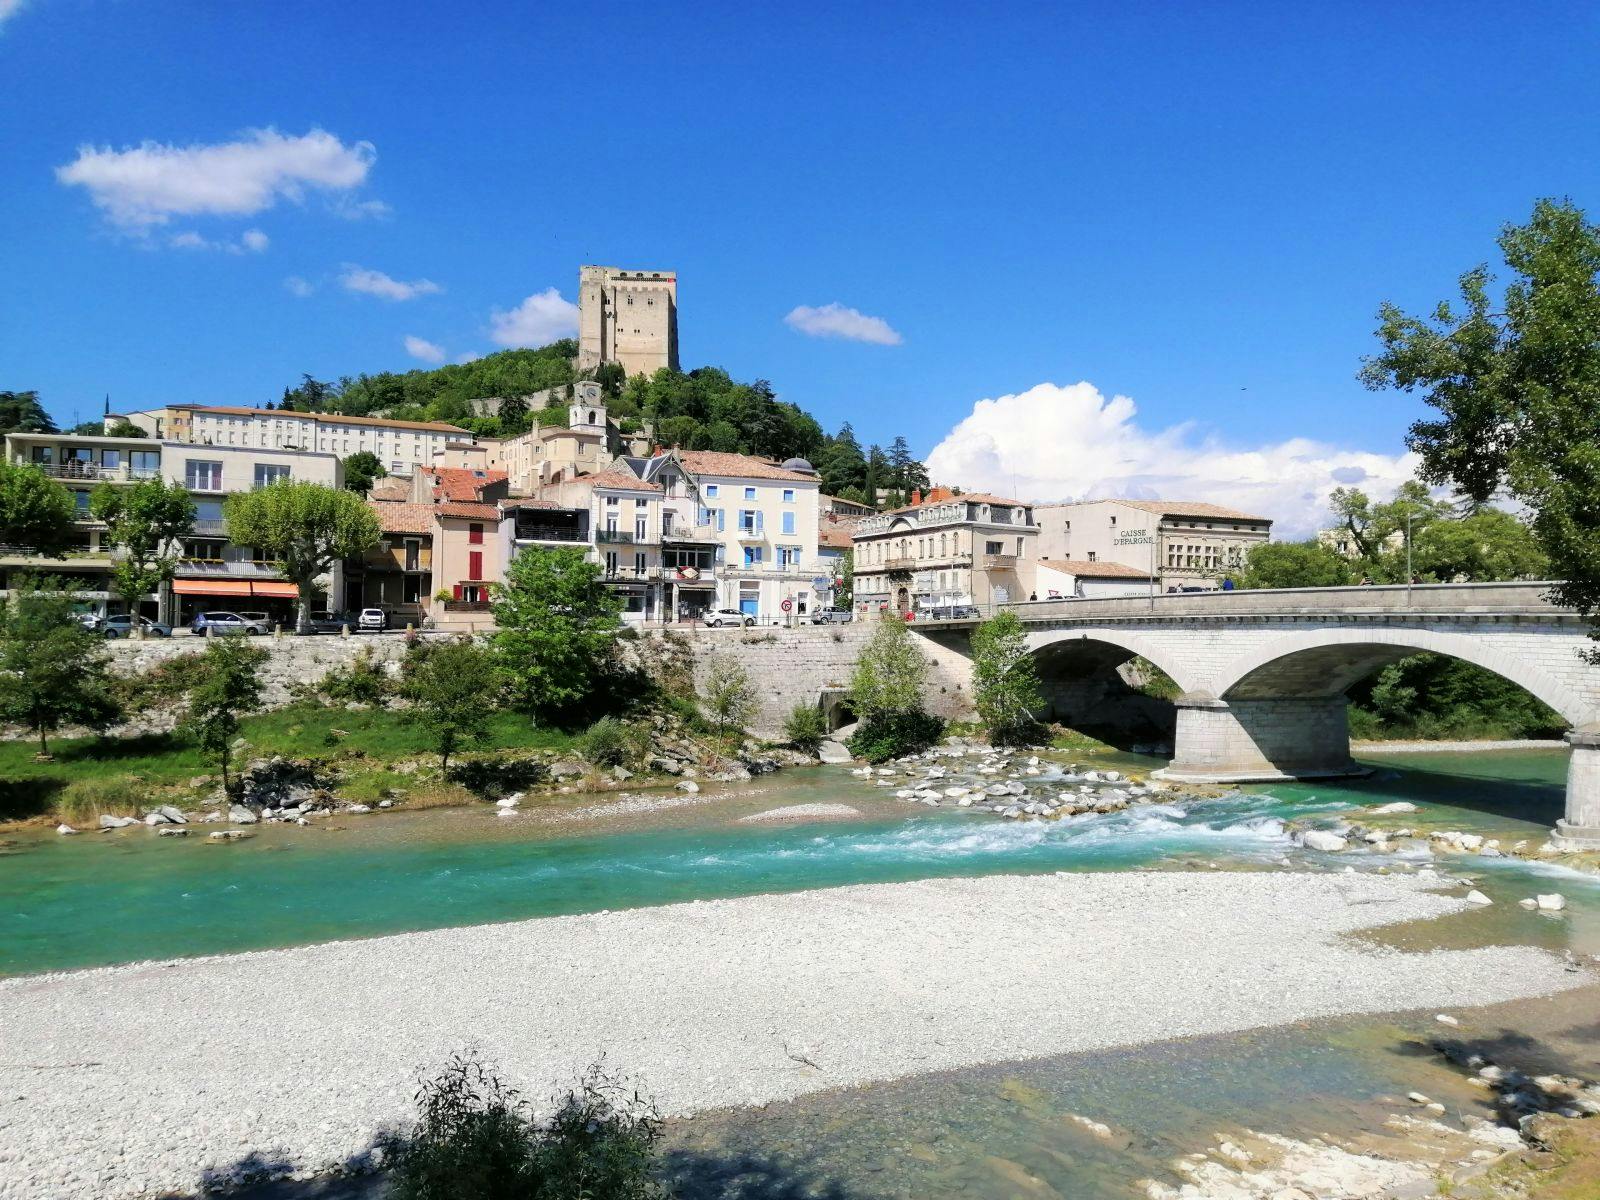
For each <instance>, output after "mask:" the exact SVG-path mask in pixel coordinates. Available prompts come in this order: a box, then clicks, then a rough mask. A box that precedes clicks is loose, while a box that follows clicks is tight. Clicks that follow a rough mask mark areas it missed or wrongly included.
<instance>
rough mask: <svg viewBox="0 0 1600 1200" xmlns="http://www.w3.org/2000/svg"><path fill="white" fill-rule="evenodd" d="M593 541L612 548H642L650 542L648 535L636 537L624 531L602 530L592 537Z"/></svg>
mask: <svg viewBox="0 0 1600 1200" xmlns="http://www.w3.org/2000/svg"><path fill="white" fill-rule="evenodd" d="M594 539H595V541H597V542H600V543H602V544H606V545H613V546H634V545H640V546H642V545H645V544H646V543H648V542H649V540H650V538H649V536H648V535H646V536H645V537H636V536H635V535H634V534H633V533H631V532H629V531H628V530H625V529H602V530H600V531H598V532H597V533H596V534H595V535H594Z"/></svg>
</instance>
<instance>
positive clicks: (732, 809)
mask: <svg viewBox="0 0 1600 1200" xmlns="http://www.w3.org/2000/svg"><path fill="white" fill-rule="evenodd" d="M1079 761H1081V762H1086V763H1089V764H1090V765H1095V766H1118V767H1121V768H1122V769H1123V770H1125V771H1130V770H1131V771H1135V772H1138V771H1143V770H1146V769H1148V768H1150V767H1152V766H1155V765H1159V764H1157V763H1154V762H1152V761H1149V760H1141V759H1136V758H1133V757H1131V756H1128V755H1118V754H1112V753H1103V754H1100V755H1096V756H1094V757H1093V758H1092V759H1087V758H1082V757H1080V758H1079ZM1367 761H1368V762H1369V764H1370V765H1372V766H1373V767H1374V768H1375V769H1374V773H1373V774H1372V776H1370V777H1369V778H1367V779H1363V780H1358V781H1353V782H1346V783H1339V784H1316V785H1311V784H1306V785H1280V786H1272V787H1261V788H1251V789H1246V790H1244V791H1241V792H1238V793H1233V794H1231V795H1227V796H1223V797H1219V798H1214V799H1207V800H1199V801H1193V800H1184V801H1180V802H1177V803H1171V804H1167V803H1163V804H1159V805H1146V806H1143V807H1140V808H1134V809H1130V810H1128V811H1125V812H1123V813H1118V814H1112V815H1108V816H1100V817H1083V818H1075V819H1072V820H1066V821H1059V822H1036V821H1029V822H1009V821H1004V820H1002V819H1000V818H998V817H995V816H992V815H990V814H986V813H975V812H971V811H963V810H952V809H947V808H939V809H930V808H925V807H923V806H920V805H914V804H908V803H907V802H904V801H900V800H896V799H894V798H893V794H892V789H889V788H880V787H876V786H874V785H873V784H872V782H871V781H869V780H863V779H860V778H856V777H854V776H852V775H851V774H850V773H849V772H848V771H847V770H845V769H843V768H816V769H811V770H801V771H791V772H786V773H783V774H780V775H778V776H773V777H768V778H764V779H758V780H755V781H752V782H749V783H745V784H739V785H730V786H728V787H726V788H723V789H720V790H719V789H711V788H708V789H707V790H706V791H705V792H703V793H701V794H700V795H698V796H684V795H683V794H681V793H665V794H663V793H638V794H634V795H632V796H629V797H622V796H618V795H615V794H612V795H606V796H598V797H596V796H589V797H574V798H570V799H564V800H563V801H562V802H561V804H560V805H559V806H554V807H541V808H537V809H530V810H528V811H525V812H523V813H522V814H521V815H519V816H517V817H515V818H511V819H498V818H496V817H495V816H494V814H493V811H492V810H490V809H488V808H487V807H483V808H471V809H439V810H433V811H428V812H419V813H404V812H398V811H397V812H393V813H384V814H373V815H370V816H365V817H352V818H338V819H335V820H332V821H329V822H325V823H320V824H313V825H311V826H309V827H296V826H287V825H280V826H270V827H263V828H257V829H256V830H254V831H253V836H252V837H250V838H249V839H247V840H245V841H242V842H237V843H232V844H227V845H221V844H214V843H210V842H209V841H208V840H207V839H205V838H204V837H198V836H191V837H188V838H157V837H155V836H154V835H153V834H152V832H151V831H149V830H146V829H142V828H141V829H135V830H128V831H119V832H115V833H110V834H105V835H83V836H79V837H58V836H56V835H54V834H53V833H48V832H43V831H36V830H25V831H13V832H11V833H10V834H7V835H0V975H15V974H25V973H33V972H41V971H57V970H67V969H75V968H81V967H92V966H103V965H110V964H115V963H121V962H129V961H136V960H142V959H152V958H167V957H177V956H184V955H195V954H213V953H227V952H231V951H238V950H246V949H257V948H263V947H274V946H286V945H294V944H299V943H306V942H314V941H324V940H330V939H338V938H351V937H369V936H378V935H382V934H386V933H392V932H396V931H401V930H411V929H425V928H433V927H440V926H454V925H466V924H476V923H482V922H492V921H505V920H515V919H520V918H527V917H539V916H547V915H552V914H560V913H574V912H585V911H598V910H603V909H619V908H627V907H636V906H641V905H657V904H666V903H672V902H674V901H682V900H690V899H696V898H703V897H717V896H735V895H747V894H754V893H761V892H774V891H798V890H804V889H810V888H819V887H829V886H833V885H838V884H848V883H859V882H892V881H896V880H907V879H917V878H926V877H930V876H947V875H984V874H995V873H1031V872H1042V871H1126V870H1136V869H1166V870H1207V871H1210V870H1262V869H1278V868H1279V867H1280V864H1281V862H1282V860H1283V859H1284V858H1285V856H1293V857H1294V859H1295V860H1296V861H1297V865H1304V864H1305V862H1306V861H1307V860H1311V861H1313V862H1315V861H1316V860H1317V856H1314V855H1307V854H1306V853H1304V852H1302V851H1300V850H1298V849H1296V848H1295V847H1294V846H1293V845H1292V844H1291V842H1290V840H1289V837H1288V835H1287V833H1286V832H1285V829H1284V822H1285V821H1287V820H1291V819H1295V818H1304V817H1313V818H1318V817H1327V818H1328V819H1330V820H1331V819H1333V818H1335V817H1336V816H1337V815H1338V814H1341V813H1345V812H1347V811H1349V810H1351V809H1353V808H1357V807H1364V806H1369V805H1374V804H1380V803H1384V802H1386V801H1391V800H1409V801H1412V802H1414V803H1416V804H1417V805H1418V806H1419V807H1420V809H1421V810H1422V811H1421V812H1419V813H1418V814H1416V815H1414V816H1409V817H1406V818H1403V819H1404V820H1405V821H1406V822H1407V823H1414V824H1420V825H1424V826H1428V827H1433V828H1454V829H1461V830H1466V831H1470V832H1481V833H1485V834H1488V835H1490V836H1495V837H1499V838H1501V839H1502V842H1503V843H1504V844H1506V845H1510V844H1512V843H1513V842H1515V841H1518V840H1522V839H1527V840H1528V841H1529V842H1530V844H1533V845H1537V844H1538V841H1542V840H1543V837H1544V834H1545V832H1546V831H1547V830H1548V828H1549V826H1550V825H1551V823H1552V822H1553V821H1554V819H1555V817H1556V816H1558V815H1559V814H1560V811H1561V784H1562V779H1563V775H1564V772H1565V765H1566V760H1565V755H1564V754H1563V753H1562V751H1560V750H1558V749H1552V750H1535V751H1502V752H1491V753H1476V754H1407V755H1392V756H1387V757H1382V758H1377V757H1374V758H1369V759H1368V760H1367ZM819 801H827V802H833V803H840V802H842V803H845V804H849V805H851V806H853V807H855V808H856V809H858V810H859V813H860V815H859V817H858V818H855V819H850V820H846V821H838V822H831V823H811V824H794V825H769V824H752V823H748V822H742V821H741V820H740V818H741V817H744V816H749V815H751V814H753V813H758V812H761V811H764V810H768V809H771V808H774V807H778V806H780V805H793V804H802V803H814V802H819ZM1354 861H1359V862H1360V863H1361V866H1362V868H1363V869H1371V868H1372V867H1374V866H1377V865H1380V864H1379V862H1378V861H1377V856H1375V855H1360V856H1345V858H1344V861H1341V862H1338V863H1337V865H1336V864H1335V862H1334V861H1333V860H1332V859H1328V860H1323V861H1322V862H1321V863H1320V865H1326V866H1329V867H1335V868H1336V869H1342V867H1343V866H1344V865H1345V863H1346V862H1354ZM1450 867H1451V868H1452V869H1454V870H1459V871H1464V872H1468V873H1470V874H1471V875H1472V876H1474V878H1475V880H1476V886H1478V887H1480V888H1481V889H1482V890H1483V891H1485V892H1486V893H1488V894H1489V895H1490V897H1491V898H1493V899H1494V900H1495V901H1496V902H1497V903H1496V904H1495V905H1494V906H1493V907H1492V908H1489V909H1483V910H1478V911H1474V912H1473V913H1469V914H1462V915H1460V916H1457V917H1450V918H1446V919H1444V920H1441V921H1436V922H1430V923H1428V924H1427V926H1426V927H1420V928H1417V929H1412V930H1407V929H1399V930H1390V931H1383V932H1382V933H1379V934H1374V935H1372V936H1373V937H1374V938H1375V939H1377V940H1383V941H1387V942H1390V943H1392V944H1395V945H1399V946H1402V947H1406V948H1426V947H1428V946H1432V945H1439V944H1451V945H1472V944H1483V943H1486V942H1522V943H1527V944H1536V945H1542V946H1547V947H1550V948H1552V949H1556V950H1571V951H1573V952H1575V953H1578V954H1600V877H1596V876H1591V875H1584V874H1580V873H1578V872H1576V871H1571V870H1567V869H1564V868H1560V867H1555V866H1550V865H1545V864H1538V863H1529V862H1525V861H1522V860H1519V859H1516V858H1510V857H1508V858H1501V859H1489V858H1471V859H1470V860H1450ZM1535 890H1538V891H1551V890H1560V891H1562V892H1563V893H1564V894H1565V895H1566V897H1567V899H1568V902H1569V908H1568V910H1567V911H1566V912H1565V913H1564V914H1562V915H1561V917H1560V918H1559V919H1551V917H1549V916H1547V915H1544V914H1539V913H1530V912H1527V911H1525V910H1523V909H1521V908H1519V907H1518V906H1517V905H1516V903H1515V901H1516V900H1517V899H1519V898H1521V897H1523V896H1527V895H1530V894H1532V892H1534V891H1535ZM1595 991H1596V989H1590V990H1585V991H1580V992H1577V993H1569V994H1568V995H1567V996H1566V997H1564V998H1561V999H1559V1001H1548V1002H1536V1003H1532V1004H1524V1005H1520V1006H1513V1007H1512V1009H1511V1010H1510V1011H1507V1012H1505V1013H1497V1012H1493V1011H1489V1012H1486V1013H1485V1014H1484V1015H1483V1017H1482V1019H1481V1020H1482V1021H1488V1022H1489V1023H1491V1024H1493V1023H1494V1022H1496V1021H1498V1022H1500V1027H1497V1028H1498V1032H1497V1036H1502V1037H1504V1038H1508V1039H1515V1042H1516V1045H1517V1046H1518V1047H1520V1053H1521V1054H1522V1056H1523V1057H1524V1058H1526V1059H1527V1060H1528V1065H1531V1066H1539V1067H1541V1068H1542V1069H1552V1068H1556V1067H1559V1068H1562V1069H1568V1070H1572V1071H1575V1072H1576V1073H1579V1074H1587V1075H1588V1076H1589V1077H1596V1076H1600V1028H1597V1026H1596V1022H1597V1020H1600V1007H1597V1005H1596V995H1595V994H1594V993H1595ZM274 1002H278V1003H285V1004H290V1005H292V998H284V997H277V998H274ZM1480 1024H1481V1021H1480ZM1430 1025H1431V1014H1402V1015H1399V1016H1396V1017H1393V1018H1388V1019H1382V1020H1374V1019H1371V1018H1367V1019H1360V1020H1356V1019H1350V1020H1340V1021H1319V1022H1314V1023H1307V1024H1304V1025H1298V1026H1295V1027H1292V1028H1284V1029H1272V1030H1263V1031H1257V1032H1254V1033H1249V1034H1241V1035H1232V1036H1228V1037H1219V1038H1208V1039H1189V1040H1184V1041H1177V1042H1172V1043H1167V1044H1162V1045H1157V1046H1147V1047H1142V1048H1138V1049H1134V1050H1125V1051H1108V1052H1101V1053H1096V1054H1093V1055H1077V1056H1072V1057H1071V1058H1068V1059H1054V1060H1052V1059H1045V1060H1038V1061H1034V1062H1029V1063H1023V1064H1013V1065H1007V1066H997V1067H991V1068H983V1069H979V1070H971V1071H961V1072H951V1073H944V1074H938V1075H927V1076H920V1077H914V1078H911V1079H907V1080H902V1081H899V1082H896V1083H890V1084H883V1085H877V1086H873V1087H868V1088H862V1089H858V1090H854V1091H849V1092H843V1093H823V1094H820V1095H817V1096H810V1097H806V1098H804V1099H802V1100H799V1101H796V1102H793V1103H789V1104H782V1105H772V1106H769V1107H768V1108H766V1109H764V1110H762V1111H759V1112H744V1111H740V1112H728V1113H717V1114H709V1115H706V1116H703V1117H700V1118H697V1119H695V1120H694V1121H687V1122H679V1123H676V1124H675V1125H674V1126H673V1128H672V1129H671V1131H670V1135H669V1141H670V1143H671V1145H672V1147H673V1154H672V1158H673V1163H674V1170H675V1171H676V1172H677V1177H678V1182H679V1187H680V1193H681V1194H682V1195H684V1196H685V1197H713V1196H715V1197H722V1198H731V1197H750V1198H763V1200H767V1198H771V1200H775V1198H778V1197H802V1196H831V1197H837V1198H839V1200H844V1198H847V1197H863V1198H866V1197H899V1196H907V1197H909V1196H946V1195H949V1196H954V1195H962V1196H974V1197H979V1198H980V1200H987V1198H991V1197H992V1198H995V1200H998V1198H1000V1197H1008V1196H1013V1195H1038V1196H1046V1197H1048V1196H1062V1197H1072V1198H1074V1200H1084V1198H1088V1200H1096V1198H1099V1197H1105V1198H1107V1200H1110V1198H1113V1197H1116V1198H1123V1200H1126V1198H1128V1197H1133V1196H1135V1195H1137V1194H1138V1193H1137V1191H1136V1189H1135V1187H1134V1181H1135V1180H1137V1179H1140V1178H1145V1177H1152V1178H1158V1179H1166V1180H1168V1181H1169V1182H1170V1181H1172V1180H1173V1176H1172V1175H1171V1172H1170V1170H1169V1166H1170V1163H1171V1161H1172V1160H1173V1159H1175V1158H1176V1157H1178V1156H1179V1155H1181V1154H1182V1153H1184V1152H1186V1151H1189V1150H1193V1149H1196V1148H1203V1147H1204V1146H1205V1145H1207V1144H1208V1139H1213V1138H1214V1137H1215V1135H1216V1132H1217V1131H1218V1130H1223V1129H1227V1128H1232V1127H1246V1126H1247V1127H1252V1128H1256V1129H1265V1130H1269V1131H1276V1132H1283V1133H1288V1134H1298V1135H1310V1134H1316V1133H1331V1134H1335V1135H1349V1134H1356V1133H1360V1132H1362V1131H1364V1130H1369V1129H1371V1128H1376V1127H1378V1126H1380V1125H1381V1123H1382V1120H1383V1117H1384V1115H1385V1113H1387V1112H1389V1111H1392V1109H1390V1108H1385V1107H1384V1106H1385V1104H1386V1103H1388V1102H1389V1101H1390V1100H1391V1099H1392V1097H1393V1096H1394V1095H1395V1094H1399V1095H1402V1096H1403V1095H1404V1094H1405V1092H1406V1091H1408V1090H1422V1091H1426V1092H1428V1093H1429V1094H1430V1095H1438V1096H1440V1097H1441V1098H1445V1099H1446V1100H1447V1102H1449V1103H1453V1104H1459V1105H1460V1106H1462V1111H1480V1112H1485V1113H1486V1112H1487V1109H1486V1108H1485V1107H1484V1104H1483V1096H1482V1094H1481V1093H1474V1092H1473V1091H1472V1090H1471V1089H1469V1088H1467V1087H1466V1086H1465V1083H1464V1081H1463V1080H1462V1079H1461V1078H1460V1077H1459V1075H1458V1073H1457V1072H1455V1071H1454V1069H1453V1068H1450V1067H1448V1066H1447V1065H1446V1064H1444V1063H1443V1061H1442V1060H1440V1059H1439V1058H1438V1056H1437V1055H1436V1054H1434V1053H1432V1051H1430V1050H1429V1049H1428V1047H1427V1045H1426V1042H1427V1039H1429V1038H1430V1037H1432V1036H1434V1035H1435V1033H1436V1032H1437V1027H1430ZM177 1036H178V1037H180V1038H181V1031H178V1033H177ZM616 1065H619V1066H621V1065H623V1064H616ZM518 1082H519V1084H521V1085H522V1086H524V1087H525V1088H535V1089H537V1088H539V1087H546V1086H547V1087H553V1086H555V1085H556V1084H558V1083H559V1082H561V1081H518ZM1468 1106H1476V1107H1475V1108H1469V1107H1468ZM1071 1113H1085V1114H1089V1115H1091V1116H1093V1117H1094V1118H1095V1119H1097V1120H1100V1121H1103V1122H1105V1123H1107V1124H1109V1125H1111V1126H1112V1127H1113V1128H1114V1129H1116V1130H1117V1131H1118V1132H1117V1136H1116V1137H1115V1138H1113V1139H1110V1140H1106V1139H1097V1138H1094V1137H1092V1136H1088V1135H1085V1134H1083V1133H1082V1131H1081V1130H1079V1129H1077V1128H1076V1127H1074V1126H1073V1125H1072V1123H1071V1122H1070V1121H1069V1120H1068V1119H1067V1117H1068V1114H1071ZM374 1188H375V1185H373V1184H371V1183H364V1184H363V1183H356V1184H340V1185H337V1187H334V1188H330V1189H329V1190H327V1191H324V1190H321V1189H312V1190H305V1189H299V1190H295V1189H289V1190H284V1189H288V1185H282V1186H281V1187H280V1188H278V1189H272V1190H270V1191H269V1192H268V1193H263V1195H271V1196H274V1197H276V1196H280V1195H281V1196H283V1197H289V1196H297V1197H298V1196H301V1195H306V1196H310V1195H313V1194H314V1195H317V1196H322V1195H328V1196H333V1195H336V1194H337V1195H340V1196H344V1195H347V1194H348V1195H357V1194H360V1195H363V1196H365V1195H374V1196H375V1195H378V1194H381V1191H379V1190H374ZM346 1189H348V1190H346Z"/></svg>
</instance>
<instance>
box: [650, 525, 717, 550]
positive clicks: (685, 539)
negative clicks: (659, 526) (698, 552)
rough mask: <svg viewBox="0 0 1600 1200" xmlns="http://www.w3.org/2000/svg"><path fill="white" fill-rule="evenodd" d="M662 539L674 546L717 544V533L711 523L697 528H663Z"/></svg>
mask: <svg viewBox="0 0 1600 1200" xmlns="http://www.w3.org/2000/svg"><path fill="white" fill-rule="evenodd" d="M661 540H662V541H663V542H665V543H667V544H668V545H674V546H682V545H686V544H687V545H693V546H715V545H716V544H717V534H716V531H715V530H714V529H712V528H711V526H709V525H701V526H699V527H698V528H696V529H663V530H662V531H661Z"/></svg>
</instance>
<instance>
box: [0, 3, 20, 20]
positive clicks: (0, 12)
mask: <svg viewBox="0 0 1600 1200" xmlns="http://www.w3.org/2000/svg"><path fill="white" fill-rule="evenodd" d="M22 2H23V0H0V26H3V25H4V24H5V23H6V22H7V21H9V20H10V19H11V18H12V17H14V16H16V15H17V12H18V10H20V9H21V8H22Z"/></svg>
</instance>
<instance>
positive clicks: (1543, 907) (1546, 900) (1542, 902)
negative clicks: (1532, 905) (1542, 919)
mask: <svg viewBox="0 0 1600 1200" xmlns="http://www.w3.org/2000/svg"><path fill="white" fill-rule="evenodd" d="M1534 900H1535V902H1536V903H1537V904H1538V905H1539V910H1540V911H1541V912H1560V911H1561V910H1562V909H1563V908H1565V907H1566V906H1567V898H1566V897H1565V896H1563V895H1562V894H1561V893H1560V892H1549V893H1547V894H1545V895H1542V896H1535V897H1534Z"/></svg>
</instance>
